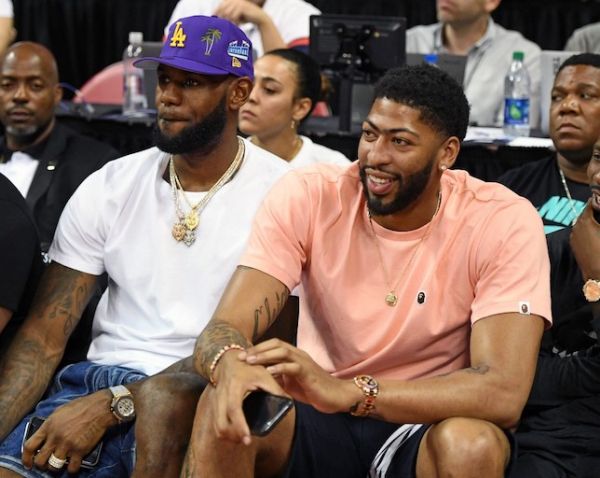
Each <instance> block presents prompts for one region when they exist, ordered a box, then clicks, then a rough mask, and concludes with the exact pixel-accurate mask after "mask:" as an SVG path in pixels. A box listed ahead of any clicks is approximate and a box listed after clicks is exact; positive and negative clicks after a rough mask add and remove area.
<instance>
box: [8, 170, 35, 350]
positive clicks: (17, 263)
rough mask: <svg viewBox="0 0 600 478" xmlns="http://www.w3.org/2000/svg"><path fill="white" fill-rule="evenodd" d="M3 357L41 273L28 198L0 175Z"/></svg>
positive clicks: (22, 317)
mask: <svg viewBox="0 0 600 478" xmlns="http://www.w3.org/2000/svg"><path fill="white" fill-rule="evenodd" d="M0 218H2V227H0V271H1V273H0V356H1V355H2V354H3V353H4V351H5V350H6V348H7V346H8V343H9V342H10V340H11V339H12V337H13V336H14V333H15V331H16V329H17V328H18V325H19V324H20V323H21V322H22V321H23V319H24V318H25V314H26V313H27V310H28V309H29V304H30V303H31V300H32V298H33V294H34V293H35V289H36V287H37V284H38V281H39V278H40V275H41V272H42V268H43V265H42V255H41V252H40V245H39V241H38V235H37V231H36V228H35V223H34V221H33V217H32V216H31V212H30V211H29V208H28V207H27V203H26V202H25V199H24V198H23V196H21V194H20V193H19V191H18V190H17V188H16V187H15V186H13V184H12V183H11V182H10V181H9V180H8V179H7V178H6V177H5V176H3V175H2V174H0Z"/></svg>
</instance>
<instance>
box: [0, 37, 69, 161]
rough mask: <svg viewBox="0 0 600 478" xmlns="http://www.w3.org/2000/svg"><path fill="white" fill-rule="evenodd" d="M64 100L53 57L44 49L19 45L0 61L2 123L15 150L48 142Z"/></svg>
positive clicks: (10, 145)
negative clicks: (56, 110) (55, 115)
mask: <svg viewBox="0 0 600 478" xmlns="http://www.w3.org/2000/svg"><path fill="white" fill-rule="evenodd" d="M61 98H62V90H61V88H60V86H59V85H58V68H57V67H56V60H55V59H54V55H52V53H51V52H50V51H49V50H48V49H47V48H46V47H44V46H43V45H40V44H39V43H33V42H19V43H15V44H14V45H11V47H10V48H9V49H8V50H7V51H6V53H5V54H4V56H3V57H2V60H1V61H0V122H2V124H3V125H4V128H5V135H6V142H7V145H8V147H9V148H11V149H13V150H17V149H24V148H27V147H29V146H31V145H33V144H36V143H38V142H40V141H42V140H43V139H44V138H46V137H47V136H48V135H49V134H50V131H51V130H52V127H53V125H54V110H55V108H56V106H57V105H58V103H59V102H60V100H61Z"/></svg>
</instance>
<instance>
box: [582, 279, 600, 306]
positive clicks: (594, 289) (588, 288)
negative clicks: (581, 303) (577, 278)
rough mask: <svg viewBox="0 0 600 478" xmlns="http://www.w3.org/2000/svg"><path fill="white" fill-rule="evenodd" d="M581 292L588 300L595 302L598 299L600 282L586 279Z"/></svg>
mask: <svg viewBox="0 0 600 478" xmlns="http://www.w3.org/2000/svg"><path fill="white" fill-rule="evenodd" d="M583 293H584V295H585V298H586V299H587V300H588V301H589V302H597V301H598V300H600V282H599V281H596V280H591V279H590V280H588V281H587V282H586V283H585V284H584V286H583Z"/></svg>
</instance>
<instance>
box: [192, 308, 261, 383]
mask: <svg viewBox="0 0 600 478" xmlns="http://www.w3.org/2000/svg"><path fill="white" fill-rule="evenodd" d="M229 344H238V345H241V346H242V347H250V346H251V345H252V344H251V343H250V342H249V341H248V339H247V338H246V337H244V335H243V334H242V333H241V332H240V331H239V330H238V329H236V328H235V327H233V326H232V325H231V324H230V323H229V322H225V321H224V320H219V319H213V320H212V321H211V322H210V323H209V324H208V325H207V326H206V328H205V329H204V330H203V331H202V333H201V334H200V337H198V343H197V344H196V350H197V351H198V352H200V353H196V354H194V357H195V366H196V370H198V371H201V373H202V375H204V376H205V377H206V378H208V377H209V375H210V364H211V362H212V359H213V357H214V356H215V355H216V354H217V353H218V352H219V350H221V348H223V346H224V345H229ZM197 357H200V361H199V362H198V358H197Z"/></svg>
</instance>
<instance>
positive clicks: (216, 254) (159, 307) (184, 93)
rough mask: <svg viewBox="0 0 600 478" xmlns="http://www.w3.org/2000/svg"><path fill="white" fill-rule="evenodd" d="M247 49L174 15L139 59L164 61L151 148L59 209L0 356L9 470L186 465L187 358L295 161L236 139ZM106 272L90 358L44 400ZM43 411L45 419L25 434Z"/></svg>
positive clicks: (1, 433)
mask: <svg viewBox="0 0 600 478" xmlns="http://www.w3.org/2000/svg"><path fill="white" fill-rule="evenodd" d="M251 48H252V47H251V43H250V42H249V40H248V38H247V37H246V36H245V34H243V33H242V32H241V30H239V29H238V28H237V27H236V26H234V25H233V24H232V23H230V22H229V21H226V20H223V19H219V18H216V17H202V16H195V17H188V18H182V19H181V20H179V21H177V22H176V23H175V24H174V25H173V27H172V28H171V30H170V32H169V37H168V38H167V40H166V42H165V45H164V47H163V49H162V51H161V54H160V56H159V57H157V58H144V59H141V60H139V64H140V65H139V66H142V67H153V68H156V69H157V74H158V86H157V94H156V102H157V105H156V106H157V111H158V117H157V124H156V128H155V132H154V133H155V141H156V146H157V147H154V148H150V149H148V150H145V151H141V152H138V153H135V154H132V155H129V156H126V157H124V158H121V159H118V160H115V161H113V162H112V163H110V164H108V165H107V166H106V167H104V168H103V169H101V170H99V171H98V172H97V173H95V174H93V175H92V176H90V177H89V178H88V179H87V180H86V181H85V182H84V183H83V184H82V186H81V187H80V188H79V190H78V191H77V192H76V193H75V195H74V196H73V198H72V199H71V201H70V202H69V204H68V205H67V207H66V209H65V211H64V213H63V215H62V217H61V220H60V223H59V226H58V229H57V234H56V238H55V241H54V243H53V245H52V248H51V249H50V252H49V255H50V258H51V259H52V264H50V266H49V268H48V271H47V273H46V275H45V276H44V278H43V279H42V284H41V285H40V289H39V293H38V295H37V297H36V300H35V302H34V304H33V306H32V309H31V314H30V316H28V317H27V319H26V321H25V323H24V325H23V327H22V329H21V331H20V333H19V335H18V336H17V337H16V338H15V341H14V345H13V346H12V348H10V349H9V350H8V352H7V355H6V359H5V360H4V362H3V363H2V364H1V365H0V367H1V368H0V439H2V440H3V442H2V443H1V444H0V477H5V476H27V477H38V476H40V477H41V476H48V475H47V474H46V472H47V471H50V472H53V473H54V474H56V475H60V476H67V472H69V473H75V472H79V475H78V476H91V475H92V474H93V476H95V477H103V476H105V477H116V476H129V475H130V474H131V473H133V472H134V467H135V474H137V475H138V476H144V477H148V476H176V475H178V474H179V466H180V463H181V457H182V455H183V451H184V450H183V448H184V447H182V442H183V441H186V440H187V437H186V436H185V435H186V432H187V433H189V428H191V417H192V415H193V413H194V409H195V402H196V400H197V397H198V394H199V393H200V391H201V390H202V388H203V383H202V381H201V380H200V379H199V378H198V377H195V376H193V375H192V374H187V373H185V372H186V371H188V370H190V371H192V370H193V369H192V367H191V366H190V367H188V363H189V361H186V357H188V356H190V355H191V354H192V351H193V346H194V342H195V338H196V337H197V335H198V334H199V332H200V331H201V330H202V329H203V328H204V326H205V325H206V323H207V322H208V320H209V318H210V316H211V314H212V312H213V311H214V309H215V307H216V305H217V301H218V299H219V297H220V296H221V293H222V291H223V290H224V288H225V285H226V283H227V281H228V280H229V278H230V276H231V275H232V273H233V271H234V268H235V266H236V264H237V262H238V258H239V256H240V255H241V252H242V249H243V247H244V245H245V243H246V238H247V236H248V234H249V229H250V224H251V221H252V218H253V216H254V213H255V211H256V209H257V208H258V205H259V204H260V202H261V201H262V198H263V196H264V194H265V192H266V191H267V190H268V189H269V188H270V186H271V185H272V184H273V182H275V180H276V179H278V178H279V177H280V176H281V175H282V174H283V173H284V172H285V171H286V170H287V165H286V164H285V163H284V162H283V161H281V160H280V159H279V158H277V157H275V156H273V155H271V154H270V153H267V152H266V151H264V150H261V149H260V148H257V147H255V146H253V145H252V144H251V143H249V142H248V141H245V140H242V139H240V138H238V137H237V115H238V110H239V108H240V107H241V106H242V104H243V103H244V102H245V101H246V100H247V98H248V95H249V94H250V91H251V89H252V78H253V70H252V60H251V55H250V52H251ZM104 272H107V273H108V276H109V285H108V289H107V291H106V292H105V293H104V295H103V297H102V299H101V301H100V303H99V305H98V308H97V311H96V315H95V317H94V324H93V334H92V343H91V346H90V350H89V352H88V357H87V358H88V361H86V362H81V363H77V364H72V365H69V366H67V367H66V368H64V369H62V370H61V371H60V372H59V373H58V374H57V375H56V376H55V378H54V382H53V383H52V386H51V388H50V389H49V391H48V393H47V395H45V396H44V399H43V400H42V401H39V400H40V398H42V396H43V394H44V392H45V390H46V389H47V387H48V386H49V385H50V383H51V379H52V375H53V373H54V371H55V368H56V367H57V365H58V363H59V362H60V359H61V356H62V354H63V352H64V347H65V344H66V342H67V339H68V338H69V335H70V333H71V331H72V330H73V328H74V327H75V325H76V324H77V322H78V320H79V318H80V316H81V312H82V310H83V309H84V307H85V305H86V304H87V302H88V300H89V298H90V295H91V293H92V291H93V289H94V285H95V283H96V280H97V278H98V276H100V275H101V274H102V273H104ZM161 371H163V373H162V374H161V373H159V372H161ZM165 371H166V372H167V373H164V372H165ZM156 374H158V375H156ZM150 375H156V377H152V378H149V379H146V377H148V376H150ZM165 390H166V391H165ZM161 391H162V392H161ZM38 402H39V403H38ZM34 408H35V409H34ZM136 415H137V420H135V421H134V419H135V417H136ZM34 416H35V417H41V418H46V421H45V422H43V424H42V425H41V426H40V428H39V429H38V430H37V431H36V432H34V433H33V434H32V436H31V438H29V439H28V440H26V441H25V440H24V436H25V433H26V428H27V427H28V424H29V423H30V425H29V428H30V429H31V428H32V427H33V425H35V424H36V423H39V420H33V421H32V420H31V419H32V417H34ZM186 418H187V420H186ZM173 424H177V426H176V427H174V426H173ZM175 430H176V432H175ZM30 431H31V430H30ZM156 437H158V439H160V440H162V441H161V443H157V442H155V441H153V440H157V438H156ZM100 442H101V443H102V449H101V450H100V452H99V454H98V453H97V452H96V453H95V454H94V453H92V454H91V455H90V452H91V451H92V449H94V447H95V446H96V444H97V443H100ZM22 446H23V449H22V452H21V447H22ZM96 458H98V459H97V460H96ZM67 463H68V466H67ZM80 467H81V469H80Z"/></svg>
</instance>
